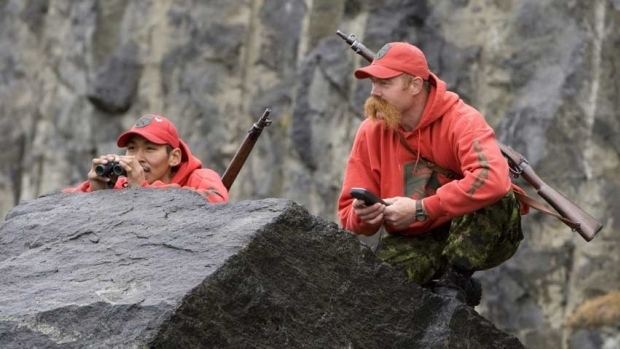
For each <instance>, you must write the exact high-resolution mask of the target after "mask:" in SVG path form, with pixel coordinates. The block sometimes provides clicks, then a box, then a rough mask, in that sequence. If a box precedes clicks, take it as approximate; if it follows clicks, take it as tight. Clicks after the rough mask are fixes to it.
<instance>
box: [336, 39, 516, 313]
mask: <svg viewBox="0 0 620 349" xmlns="http://www.w3.org/2000/svg"><path fill="white" fill-rule="evenodd" d="M355 77H356V78H358V79H366V78H369V79H370V80H371V82H372V91H371V95H370V97H369V98H368V100H367V101H366V104H365V106H364V109H365V114H366V117H367V119H366V120H364V121H363V122H362V124H361V125H360V127H359V129H358V131H357V134H356V137H355V141H354V143H353V147H352V150H351V154H350V157H349V159H348V163H347V168H346V171H345V176H344V182H343V185H342V192H341V194H340V198H339V201H338V215H339V218H340V221H341V223H342V226H343V227H344V228H345V229H348V230H351V231H352V232H354V233H356V234H363V235H372V234H374V233H376V232H377V231H378V230H379V229H380V228H382V227H383V228H385V230H386V231H387V234H385V235H383V236H381V238H380V241H379V246H378V250H377V256H378V257H379V258H381V259H382V260H384V261H386V262H388V263H390V264H392V265H393V266H396V267H397V268H401V269H403V270H404V271H405V272H406V275H407V277H408V279H409V280H411V281H414V282H417V283H419V284H420V285H423V286H429V287H430V288H431V289H433V290H434V291H435V292H437V293H439V294H442V295H448V296H451V297H455V298H456V299H458V300H460V301H462V302H466V303H467V304H469V305H472V306H475V305H477V304H478V303H479V301H480V284H479V283H478V282H477V281H476V280H475V279H471V275H472V274H473V272H474V271H477V270H484V269H489V268H492V267H495V266H497V265H499V264H501V263H502V262H504V261H506V260H507V259H508V258H510V257H511V256H512V255H513V254H514V253H515V251H516V250H517V247H518V246H519V242H520V241H521V240H522V239H523V233H522V231H521V218H520V214H521V213H525V212H526V211H527V207H526V206H525V205H520V203H519V202H518V201H517V200H516V199H515V195H514V193H513V190H520V188H518V187H516V186H513V185H512V182H511V180H510V177H509V169H508V164H507V162H506V160H505V159H504V158H503V156H502V154H501V152H500V149H499V147H498V145H497V142H496V139H495V134H494V132H493V130H492V129H491V127H490V126H489V125H488V124H487V123H486V121H485V120H484V118H483V116H482V115H481V114H480V113H479V112H478V111H477V110H476V109H474V108H473V107H471V106H469V105H467V104H466V103H465V102H463V100H461V99H460V98H459V96H458V95H457V94H455V93H453V92H449V91H447V90H446V84H445V82H443V81H442V80H440V79H439V78H438V77H437V76H436V75H435V74H433V73H432V72H430V70H429V68H428V64H427V62H426V57H425V56H424V53H423V52H422V51H421V50H420V49H419V48H417V47H416V46H413V45H411V44H408V43H403V42H393V43H388V44H386V45H385V46H383V48H381V50H379V52H377V54H376V56H375V59H374V60H373V62H372V63H371V64H370V65H368V66H366V67H364V68H360V69H357V70H356V71H355ZM355 187H361V188H365V189H367V190H369V191H371V192H373V193H375V194H376V195H377V196H379V197H381V198H383V200H384V202H385V203H386V204H387V205H385V204H382V203H375V204H373V205H370V206H366V205H365V204H364V201H362V200H358V199H354V198H353V197H352V196H351V193H350V192H351V189H352V188H355Z"/></svg>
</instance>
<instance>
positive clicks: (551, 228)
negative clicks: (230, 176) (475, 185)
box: [0, 0, 620, 348]
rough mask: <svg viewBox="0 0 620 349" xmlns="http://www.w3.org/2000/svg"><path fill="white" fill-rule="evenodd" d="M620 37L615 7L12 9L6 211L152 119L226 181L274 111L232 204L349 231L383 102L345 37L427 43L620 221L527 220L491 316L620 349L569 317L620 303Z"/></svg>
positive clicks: (572, 188) (546, 336)
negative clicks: (362, 152) (599, 227)
mask: <svg viewBox="0 0 620 349" xmlns="http://www.w3.org/2000/svg"><path fill="white" fill-rule="evenodd" d="M619 23H620V2H618V1H617V0H594V1H589V2H578V1H561V0H544V1H538V0H524V1H516V0H515V1H488V0H469V1H467V0H452V1H442V2H431V1H402V0H401V1H397V0H382V1H365V0H348V1H344V0H336V1H327V0H313V1H301V0H269V1H249V0H246V1H235V2H227V1H173V0H163V1H121V0H112V1H105V2H100V1H94V0H92V1H80V2H72V1H60V0H59V1H52V0H29V1H16V0H6V1H2V2H0V28H1V29H0V40H1V42H2V43H3V44H4V45H0V146H2V149H5V151H4V152H2V154H0V214H4V213H6V212H7V211H8V210H9V209H10V208H11V207H12V206H14V205H15V204H16V203H17V202H19V201H21V200H24V199H29V198H34V197H36V196H38V195H41V194H45V193H49V192H53V191H56V190H59V189H60V188H62V187H65V186H68V185H69V184H72V183H76V182H77V181H79V180H81V179H83V178H84V177H85V174H86V172H87V168H88V163H89V161H90V159H91V158H92V157H93V156H94V155H97V154H100V153H107V152H114V151H116V147H115V143H114V140H115V137H116V135H117V134H118V133H119V132H120V131H121V130H123V129H124V128H126V127H128V126H130V125H131V124H132V122H133V121H134V120H135V119H136V118H137V117H138V116H139V115H140V114H143V113H146V112H161V113H163V114H165V115H167V116H169V117H170V118H171V119H172V120H174V121H175V122H176V123H177V124H178V126H179V129H180V131H181V134H182V136H183V137H184V138H185V139H186V140H187V141H188V143H189V144H190V146H191V147H192V149H193V150H194V151H195V152H196V154H197V155H198V156H199V157H200V158H201V159H202V160H203V161H204V162H205V163H206V164H208V165H209V166H210V167H213V168H214V169H216V170H218V171H219V172H220V173H221V172H222V171H223V170H224V168H225V167H226V165H227V163H228V161H229V160H230V158H231V157H232V155H233V154H234V152H235V150H236V147H237V146H238V144H239V143H240V142H241V140H242V139H243V136H244V133H245V131H246V130H247V129H248V128H249V127H250V125H251V123H252V122H254V121H255V120H256V119H257V118H258V116H260V114H261V112H262V110H263V108H265V107H266V106H271V107H272V108H273V114H272V115H273V119H274V124H273V125H272V126H270V127H269V128H268V129H267V130H266V131H264V133H263V136H262V137H261V139H260V140H259V142H258V144H257V146H256V148H255V150H254V153H253V154H252V156H251V159H250V160H249V162H248V163H247V164H246V167H245V168H244V169H243V171H242V173H241V174H240V176H239V178H238V179H237V182H236V183H235V185H234V187H233V190H232V193H231V194H232V198H233V200H239V199H244V198H261V197H268V196H276V197H286V198H289V199H293V200H295V201H298V202H300V203H302V204H303V205H304V206H306V207H308V208H309V210H310V211H311V212H312V213H314V214H317V215H321V216H323V217H326V218H328V219H333V218H334V214H335V200H336V197H337V195H338V189H339V185H340V181H341V177H342V171H343V168H344V162H345V159H346V156H347V153H348V151H349V147H350V144H351V141H352V139H353V136H354V133H355V130H356V127H357V125H358V124H359V122H360V120H361V118H360V114H361V108H360V105H361V103H362V102H363V100H364V98H365V97H366V95H367V94H368V91H369V86H368V84H367V83H366V82H363V81H362V82H360V81H356V80H355V79H354V78H353V77H352V70H353V69H354V68H355V67H356V66H359V65H361V64H365V63H364V62H362V61H361V60H360V58H358V57H356V56H355V55H354V54H353V53H352V52H351V51H350V50H349V49H348V48H347V47H346V46H345V44H344V43H342V42H340V41H339V39H338V38H336V37H335V35H334V32H335V30H336V29H341V30H343V31H345V32H354V33H356V34H357V35H358V36H360V38H362V39H363V40H364V43H365V44H366V45H367V46H368V47H369V48H371V49H375V50H376V49H378V48H379V47H380V46H381V45H382V44H383V43H385V42H387V41H396V40H406V41H411V42H413V43H416V44H418V45H419V46H420V47H421V48H422V49H424V50H425V52H426V53H427V55H428V59H429V62H430V65H431V69H433V70H434V71H435V72H436V73H437V74H438V75H439V76H440V77H442V78H443V79H444V80H445V81H446V82H447V83H448V84H449V86H450V88H451V89H452V90H455V91H457V92H458V93H459V94H460V95H461V96H462V97H463V98H464V99H465V100H466V101H468V102H470V103H471V104H472V105H474V106H476V107H477V108H479V109H480V110H481V111H482V112H483V113H484V114H485V115H486V117H487V119H488V121H489V122H490V123H491V124H492V125H493V126H494V127H495V128H496V130H497V134H498V137H499V138H500V139H501V140H502V141H503V142H504V143H507V144H509V145H511V146H513V147H514V148H516V149H517V150H519V151H521V152H522V153H523V154H524V155H525V156H526V157H527V158H528V159H529V160H530V162H531V163H532V165H533V166H534V167H535V168H536V169H537V171H538V172H539V174H540V175H541V176H542V177H543V178H544V179H546V180H547V182H548V183H549V184H551V185H553V186H555V187H557V188H558V189H560V191H562V192H564V193H565V194H567V195H568V196H569V197H572V198H574V199H575V200H576V201H577V202H578V203H579V204H581V205H582V206H583V207H584V208H585V209H586V210H587V211H589V212H591V213H592V214H593V215H594V216H596V217H600V218H602V220H603V222H604V223H605V224H606V228H605V229H604V230H603V232H602V233H601V234H600V235H599V236H598V237H597V238H596V239H595V240H594V241H593V242H591V243H585V242H583V241H581V240H580V237H578V236H577V235H575V234H573V233H571V232H570V231H569V230H568V229H567V228H566V227H565V226H564V225H563V224H561V223H557V222H556V221H553V220H551V219H548V218H546V217H542V216H540V215H537V214H534V215H531V216H529V217H528V218H527V220H526V223H525V227H526V235H527V240H526V242H525V243H524V246H523V247H522V248H521V250H520V252H519V253H518V255H517V256H515V257H514V258H513V259H512V260H511V261H510V262H509V263H507V264H506V265H505V266H503V267H501V268H498V269H496V270H493V271H489V272H485V273H481V277H482V279H483V282H484V284H485V288H486V290H487V292H486V297H485V300H484V303H483V305H482V306H481V307H480V311H481V312H482V314H483V315H485V316H486V317H487V318H489V319H491V320H492V321H493V322H495V323H496V324H498V326H500V327H501V328H503V329H505V330H507V331H509V332H510V333H514V334H516V335H518V336H519V338H520V339H521V340H522V341H523V343H524V344H526V346H528V347H533V348H542V347H558V346H564V347H571V346H574V347H583V346H584V345H585V346H587V345H592V346H593V347H596V346H597V343H607V342H608V341H613V338H616V341H617V340H618V339H617V338H618V334H617V333H618V330H617V323H616V324H615V325H614V324H613V323H612V324H603V325H599V327H597V328H596V329H594V330H592V329H580V328H579V326H578V325H577V326H576V327H567V326H566V325H565V319H567V318H568V317H569V316H570V315H571V314H573V313H574V311H575V309H576V308H577V307H578V306H580V305H581V304H582V303H583V302H585V301H586V300H589V299H592V298H596V297H598V296H604V295H606V294H608V293H610V292H612V291H614V290H617V289H620V272H619V271H618V268H617V265H618V263H619V262H620V261H619V259H620V257H618V254H617V253H615V251H616V250H617V249H618V247H619V245H620V239H619V238H618V236H619V235H618V233H617V232H618V230H619V228H620V224H619V223H618V221H617V220H616V219H615V218H616V217H620V201H619V200H618V199H617V198H618V197H619V196H620V179H619V177H618V173H619V167H620V156H619V154H620V138H619V137H617V135H618V133H619V132H620V118H619V117H618V112H617V110H618V109H619V108H618V107H619V106H620V105H619V103H620V102H619V99H618V98H617V96H618V95H619V94H620V85H618V83H617V80H618V76H617V74H618V73H617V71H618V64H619V63H618V57H620V48H619V46H620V45H619V42H620V30H619ZM500 300H501V301H500ZM507 300H508V301H507ZM614 326H616V327H614ZM606 341H607V342H606ZM575 343H579V345H577V344H575ZM584 343H585V344H584Z"/></svg>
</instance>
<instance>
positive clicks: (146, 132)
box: [116, 114, 188, 159]
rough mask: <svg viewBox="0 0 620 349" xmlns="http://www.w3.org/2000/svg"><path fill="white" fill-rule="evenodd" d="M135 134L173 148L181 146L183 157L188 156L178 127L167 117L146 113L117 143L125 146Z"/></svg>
mask: <svg viewBox="0 0 620 349" xmlns="http://www.w3.org/2000/svg"><path fill="white" fill-rule="evenodd" d="M133 136H141V137H144V138H145V139H146V140H148V141H149V142H151V143H155V144H168V145H170V146H172V147H173V148H181V152H182V153H183V159H186V158H187V154H188V151H187V150H188V149H187V146H186V145H185V143H183V141H182V140H181V139H180V138H179V134H178V132H177V128H176V127H175V126H174V124H173V123H172V121H170V120H168V119H167V118H166V117H164V116H161V115H156V114H146V115H143V116H141V117H140V118H139V119H138V121H136V123H135V124H134V125H133V126H132V127H131V128H130V129H129V130H127V131H125V132H123V133H122V134H121V135H120V136H119V137H118V139H117V140H116V145H118V146H119V147H121V148H123V147H126V146H127V143H128V142H129V140H130V139H131V137H133Z"/></svg>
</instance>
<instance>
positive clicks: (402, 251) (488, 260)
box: [377, 192, 523, 285]
mask: <svg viewBox="0 0 620 349" xmlns="http://www.w3.org/2000/svg"><path fill="white" fill-rule="evenodd" d="M522 239H523V232H522V231H521V216H520V214H519V203H518V201H517V200H516V198H515V196H514V194H513V193H512V192H510V193H508V194H507V195H506V196H504V197H503V198H502V199H501V200H500V201H498V202H497V203H495V204H493V205H490V206H487V207H484V208H482V209H480V210H478V211H475V212H473V213H469V214H466V215H464V216H461V217H457V218H454V219H453V220H452V222H451V223H450V224H446V225H445V226H443V227H440V228H437V229H434V230H432V231H430V232H428V233H425V234H422V235H416V236H404V235H398V234H386V236H384V237H383V238H382V239H381V241H380V246H379V250H378V251H377V256H378V257H379V258H380V259H382V260H383V261H385V262H387V263H389V264H391V265H393V266H395V267H397V268H402V269H404V271H405V272H406V274H407V278H408V279H409V280H410V281H414V282H416V283H418V284H420V285H423V284H425V283H427V282H429V281H430V280H432V279H433V278H434V277H437V276H439V275H441V273H443V272H444V271H445V269H446V268H447V267H448V266H454V267H456V268H458V269H461V270H469V271H476V270H484V269H489V268H493V267H495V266H498V265H499V264H501V263H502V262H504V261H506V260H507V259H509V258H510V257H512V255H513V254H514V253H515V252H516V251H517V248H518V247H519V243H520V242H521V240H522Z"/></svg>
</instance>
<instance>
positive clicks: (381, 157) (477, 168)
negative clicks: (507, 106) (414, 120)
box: [338, 75, 520, 235]
mask: <svg viewBox="0 0 620 349" xmlns="http://www.w3.org/2000/svg"><path fill="white" fill-rule="evenodd" d="M432 79H434V80H435V82H436V84H435V86H432V88H431V91H430V93H429V97H428V100H427V103H426V106H425V108H424V112H423V114H422V118H421V119H420V122H419V123H418V125H417V127H416V128H415V129H414V130H412V131H409V132H408V131H405V130H403V129H402V128H399V130H392V129H389V128H387V127H386V126H385V124H384V123H383V122H382V121H373V120H370V119H366V120H364V121H363V122H362V124H361V125H360V127H359V129H358V131H357V134H356V136H355V140H354V142H353V148H352V150H351V154H350V156H349V160H348V163H347V167H346V170H345V175H344V182H343V185H342V192H341V193H340V198H339V200H338V216H339V218H340V221H341V224H342V226H343V227H344V228H345V229H348V230H351V231H353V232H355V233H358V234H364V235H372V234H374V233H375V232H376V231H377V230H378V229H379V227H380V225H375V226H371V225H368V224H367V223H363V222H362V221H361V220H360V218H359V217H358V216H357V215H356V214H355V212H354V211H353V205H352V203H353V198H352V197H351V195H350V194H349V192H350V190H351V188H353V187H362V188H366V189H368V190H369V191H371V192H374V193H375V194H377V195H378V196H379V197H383V198H389V197H394V196H409V197H412V198H414V199H422V198H423V203H424V207H425V209H426V212H427V215H428V219H426V220H425V221H422V222H420V221H417V222H414V223H412V224H411V225H410V226H409V227H408V229H406V230H404V231H399V232H398V233H399V234H403V235H415V234H420V233H423V232H426V231H429V230H431V229H433V228H435V227H438V226H440V225H443V224H445V223H447V222H449V221H450V220H451V219H452V218H454V217H458V216H461V215H464V214H466V213H470V212H473V211H475V210H477V209H480V208H482V207H485V206H488V205H490V204H493V203H495V202H497V201H498V200H499V199H501V198H502V197H503V196H504V195H506V193H507V192H508V191H509V190H510V189H511V184H512V183H511V180H510V177H509V170H508V164H507V162H506V160H505V159H504V157H503V156H502V154H501V152H500V149H499V147H498V145H497V142H496V139H495V133H494V131H493V129H492V128H491V127H490V126H489V125H488V124H487V123H486V121H485V120H484V118H483V116H482V115H481V114H480V113H479V112H478V111H477V110H475V109H474V108H472V107H471V106H469V105H467V104H465V103H464V102H463V101H462V100H461V99H460V98H459V96H458V95H457V94H455V93H453V92H449V91H447V90H446V84H445V82H443V81H442V80H440V79H439V78H437V77H436V76H434V75H433V76H432ZM396 132H400V133H402V134H403V136H404V137H405V139H406V141H407V142H408V144H409V145H410V146H411V148H413V149H414V150H416V151H417V152H419V156H421V157H422V158H425V159H427V160H429V161H430V162H432V163H434V164H436V165H438V166H440V167H442V168H444V169H447V170H450V171H452V172H454V173H455V174H457V175H458V176H459V177H460V179H450V178H447V177H446V176H444V175H441V174H436V175H434V176H430V172H431V171H429V170H428V169H425V168H424V165H423V161H419V160H418V161H416V160H417V159H418V157H417V155H418V154H412V153H411V152H410V151H408V150H407V149H406V148H405V147H404V146H403V145H402V144H401V141H400V138H399V136H398V134H397V133H396ZM425 176H426V177H425ZM429 176H430V177H429ZM424 177H425V178H424ZM429 178H430V182H434V183H435V187H438V189H436V190H433V191H432V192H430V193H429V192H428V191H424V190H423V191H420V190H419V188H417V189H416V188H415V187H416V182H419V181H422V182H424V183H426V182H427V179H429ZM519 189H520V188H519ZM412 190H413V191H414V192H413V193H412V192H411V191H412ZM386 229H387V230H388V231H391V232H393V229H391V227H390V226H388V225H386Z"/></svg>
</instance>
